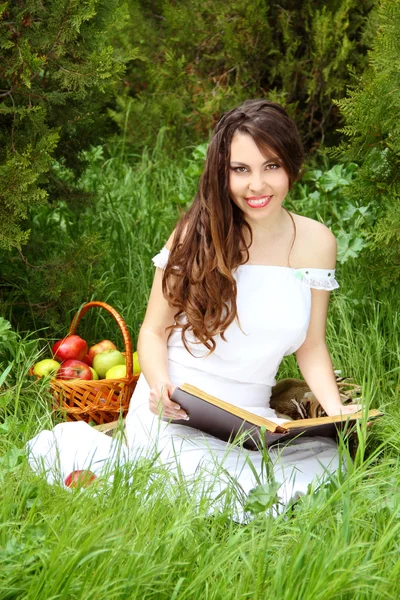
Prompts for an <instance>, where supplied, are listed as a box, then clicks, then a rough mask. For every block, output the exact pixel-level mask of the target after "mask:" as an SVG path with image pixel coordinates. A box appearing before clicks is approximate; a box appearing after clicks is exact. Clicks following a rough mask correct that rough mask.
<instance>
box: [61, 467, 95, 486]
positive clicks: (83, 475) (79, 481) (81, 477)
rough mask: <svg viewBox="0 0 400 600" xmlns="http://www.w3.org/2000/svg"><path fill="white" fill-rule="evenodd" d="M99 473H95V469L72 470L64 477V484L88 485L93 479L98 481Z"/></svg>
mask: <svg viewBox="0 0 400 600" xmlns="http://www.w3.org/2000/svg"><path fill="white" fill-rule="evenodd" d="M96 479H97V475H95V474H94V473H93V471H89V470H88V469H84V470H80V471H72V473H70V474H69V475H67V476H66V478H65V479H64V484H65V485H66V486H67V487H70V488H76V487H87V486H88V485H90V484H91V483H93V481H96Z"/></svg>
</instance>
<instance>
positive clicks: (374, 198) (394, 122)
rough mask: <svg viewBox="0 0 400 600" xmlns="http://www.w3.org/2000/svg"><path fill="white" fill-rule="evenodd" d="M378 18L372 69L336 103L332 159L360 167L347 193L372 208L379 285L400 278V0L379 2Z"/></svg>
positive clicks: (372, 259) (371, 263) (373, 262)
mask: <svg viewBox="0 0 400 600" xmlns="http://www.w3.org/2000/svg"><path fill="white" fill-rule="evenodd" d="M375 18H376V22H377V25H378V30H377V36H376V38H375V40H374V43H373V49H372V50H371V52H370V54H369V67H368V69H367V70H366V72H365V73H364V74H363V76H362V77H361V78H360V79H359V81H358V82H357V84H356V85H354V86H353V87H352V88H351V89H350V90H349V93H348V97H347V98H345V99H342V100H340V101H338V102H337V104H338V106H339V108H340V110H341V113H342V115H343V117H344V120H345V127H344V128H343V129H342V130H341V131H342V133H343V134H344V135H345V136H346V139H345V140H344V141H343V142H342V143H341V144H340V146H339V147H338V148H336V150H335V151H334V153H333V154H334V155H335V156H336V157H340V159H341V160H351V161H355V162H356V163H358V165H359V169H358V171H357V177H356V178H355V179H354V180H353V181H352V182H351V184H350V185H349V186H347V188H346V190H345V191H344V193H345V194H346V196H347V197H348V198H349V199H350V201H351V202H353V203H355V204H357V205H360V206H363V207H366V206H373V207H374V211H375V212H376V219H375V220H374V222H373V223H372V224H371V225H370V226H369V228H368V230H367V234H368V237H369V241H370V244H369V250H368V255H367V256H366V260H367V262H368V268H369V269H370V270H372V271H373V272H374V273H375V278H376V280H377V282H380V283H384V284H388V283H392V282H393V281H395V280H398V278H399V276H400V181H399V169H400V125H399V107H400V69H399V56H400V35H399V32H400V0H380V2H379V7H378V11H377V15H376V17H375Z"/></svg>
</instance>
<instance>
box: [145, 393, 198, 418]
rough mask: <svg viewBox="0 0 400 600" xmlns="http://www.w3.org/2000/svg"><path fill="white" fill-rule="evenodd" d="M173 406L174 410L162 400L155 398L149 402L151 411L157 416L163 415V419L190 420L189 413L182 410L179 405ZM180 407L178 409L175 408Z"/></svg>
mask: <svg viewBox="0 0 400 600" xmlns="http://www.w3.org/2000/svg"><path fill="white" fill-rule="evenodd" d="M171 404H172V408H170V407H169V406H166V405H165V404H164V403H163V402H162V400H161V399H159V398H158V399H157V400H155V399H154V398H151V399H150V402H149V408H150V411H151V412H152V413H153V414H155V415H162V416H163V418H166V419H174V420H177V419H183V420H185V421H186V420H188V419H189V417H188V415H187V413H186V412H185V411H184V410H182V409H181V408H180V407H179V405H177V404H173V403H171ZM175 407H178V408H175Z"/></svg>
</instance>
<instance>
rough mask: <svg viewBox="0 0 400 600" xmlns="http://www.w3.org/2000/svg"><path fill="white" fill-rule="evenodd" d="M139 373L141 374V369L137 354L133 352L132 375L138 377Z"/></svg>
mask: <svg viewBox="0 0 400 600" xmlns="http://www.w3.org/2000/svg"><path fill="white" fill-rule="evenodd" d="M141 372H142V369H141V368H140V364H139V357H138V353H137V352H134V353H133V374H134V375H140V373H141Z"/></svg>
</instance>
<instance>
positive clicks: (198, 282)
mask: <svg viewBox="0 0 400 600" xmlns="http://www.w3.org/2000/svg"><path fill="white" fill-rule="evenodd" d="M302 158H303V151H302V147H301V143H300V139H299V136H298V133H297V130H296V127H295V125H294V123H293V122H292V121H291V120H290V119H289V117H288V116H287V114H286V112H285V111H284V109H283V108H282V107H280V106H279V105H277V104H274V103H271V102H267V101H264V100H253V101H248V102H245V103H244V104H243V105H242V106H241V107H239V108H236V109H233V110H231V111H229V112H228V113H227V114H226V115H224V116H223V117H222V118H221V119H220V121H219V123H218V124H217V127H216V129H215V131H214V133H213V136H212V139H211V141H210V145H209V148H208V153H207V159H206V162H205V167H204V172H203V174H202V176H201V179H200V184H199V189H198V192H197V194H196V196H195V198H194V201H193V204H192V206H191V207H190V208H189V210H188V211H187V213H186V214H185V215H184V216H183V217H182V219H181V220H180V222H179V223H178V225H177V227H176V230H175V231H174V232H173V233H172V235H171V236H170V238H169V240H168V242H167V244H166V247H164V248H163V249H162V250H161V252H160V253H159V254H158V255H157V256H155V257H154V259H153V262H154V264H155V266H156V267H157V269H156V272H155V276H154V282H153V287H152V290H151V294H150V299H149V303H148V307H147V312H146V316H145V319H144V322H143V325H142V328H141V331H140V335H139V341H138V352H139V360H140V365H141V368H142V375H141V376H140V378H139V381H138V383H137V386H136V389H135V392H134V394H133V397H132V400H131V404H130V408H129V413H128V416H127V420H126V432H127V437H128V441H129V447H130V451H131V452H132V455H133V456H134V457H137V456H143V454H148V453H149V452H152V451H155V453H156V456H157V460H160V461H162V462H163V463H165V464H168V466H169V468H170V469H171V470H175V471H176V472H177V473H179V474H182V475H183V476H184V477H185V478H187V480H190V479H191V478H192V477H193V476H197V475H198V474H201V475H202V477H203V478H204V479H203V481H204V485H206V483H209V484H210V486H211V487H212V494H215V497H217V498H219V497H220V492H221V491H222V490H223V489H226V487H227V486H228V485H229V481H232V479H233V480H234V481H235V483H236V484H238V485H239V486H240V487H241V489H242V490H243V491H244V492H245V493H248V492H249V491H250V490H251V489H252V487H254V486H255V485H256V484H257V482H259V481H260V480H262V478H263V476H264V474H265V456H264V454H263V452H261V451H260V452H258V451H255V452H252V451H248V450H245V449H244V448H243V447H240V446H233V445H230V444H226V443H225V442H224V441H222V440H220V439H217V438H214V437H212V436H210V435H205V434H204V433H203V432H201V431H199V430H197V429H195V428H192V427H190V415H187V414H186V413H185V411H184V410H183V409H181V407H180V406H179V405H178V404H177V403H176V402H175V401H174V400H173V398H171V396H172V394H173V392H174V390H175V388H176V387H177V386H179V385H181V384H183V383H189V384H191V385H193V386H195V387H197V388H200V389H201V390H203V391H204V392H206V393H208V394H211V395H213V396H216V397H218V398H220V399H221V400H224V401H226V402H229V403H231V404H234V405H236V406H237V407H240V408H242V409H245V410H247V411H250V412H252V413H254V414H256V415H259V416H261V417H265V418H268V419H270V420H275V421H276V422H278V423H279V422H280V420H279V419H277V416H276V414H275V413H274V411H273V410H272V408H270V404H269V403H270V397H271V389H272V386H273V385H274V384H275V376H276V373H277V370H278V367H279V364H280V362H281V361H282V358H283V357H284V356H287V355H288V354H291V353H294V352H296V357H297V361H298V364H299V367H300V369H301V371H302V373H303V375H304V378H305V379H306V381H307V383H308V385H309V387H310V388H311V390H312V392H313V393H314V395H315V397H316V398H317V399H318V400H319V402H320V403H321V405H322V407H323V408H324V409H325V411H326V413H327V414H328V415H339V414H340V413H351V412H355V411H356V410H358V409H359V407H358V406H343V405H342V403H341V399H340V395H339V391H338V388H337V385H336V381H335V376H334V372H333V369H332V364H331V361H330V358H329V354H328V351H327V348H326V344H325V326H326V317H327V311H328V301H329V292H330V290H332V289H335V288H337V287H338V285H337V283H336V281H335V277H334V275H335V271H334V267H335V256H336V242H335V239H334V237H333V235H332V234H331V232H330V231H329V230H328V229H327V228H326V227H325V226H324V225H323V224H321V223H318V222H315V221H312V220H310V219H306V218H304V217H302V216H300V215H296V214H291V213H289V212H288V211H287V210H286V209H285V208H284V207H283V202H284V199H285V197H286V194H287V192H288V190H289V189H290V187H291V185H292V183H293V181H295V180H296V179H297V178H298V176H299V172H300V168H301V164H302ZM185 419H186V420H188V421H187V424H182V421H184V420H185ZM175 420H179V421H180V422H179V423H174V421H175ZM269 452H270V458H271V460H272V463H273V470H274V474H275V478H276V479H277V481H278V483H279V485H280V487H279V492H278V493H279V496H280V498H281V500H282V502H285V503H286V502H288V501H290V499H291V498H293V497H296V496H298V494H303V493H306V492H307V489H308V486H309V484H310V483H311V482H312V481H313V479H314V478H319V479H322V478H323V477H324V476H326V474H327V473H329V472H332V471H335V470H336V469H337V468H338V467H339V458H338V455H337V448H336V444H335V442H334V441H333V440H331V439H327V438H312V439H311V438H303V437H302V438H301V439H299V440H295V441H294V442H292V443H291V444H290V445H287V446H285V447H280V448H273V449H271V450H270V451H269ZM78 467H79V468H83V467H82V465H78ZM85 468H86V467H85Z"/></svg>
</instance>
